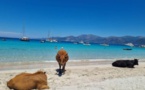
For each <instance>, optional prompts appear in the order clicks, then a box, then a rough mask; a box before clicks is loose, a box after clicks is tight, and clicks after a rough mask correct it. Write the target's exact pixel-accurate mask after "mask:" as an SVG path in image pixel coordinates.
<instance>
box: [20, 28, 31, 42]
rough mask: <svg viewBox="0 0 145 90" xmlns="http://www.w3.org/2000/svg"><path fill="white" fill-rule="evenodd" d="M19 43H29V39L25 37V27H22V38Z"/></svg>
mask: <svg viewBox="0 0 145 90" xmlns="http://www.w3.org/2000/svg"><path fill="white" fill-rule="evenodd" d="M20 41H26V42H28V41H30V39H29V38H28V37H26V36H25V26H23V36H22V38H20Z"/></svg>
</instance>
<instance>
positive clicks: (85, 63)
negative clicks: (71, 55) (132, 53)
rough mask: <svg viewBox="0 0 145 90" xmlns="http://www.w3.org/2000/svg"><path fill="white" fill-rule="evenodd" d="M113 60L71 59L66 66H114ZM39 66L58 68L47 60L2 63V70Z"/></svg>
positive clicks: (0, 68) (0, 64)
mask: <svg viewBox="0 0 145 90" xmlns="http://www.w3.org/2000/svg"><path fill="white" fill-rule="evenodd" d="M114 61H115V60H114ZM114 61H113V60H112V61H111V60H110V61H107V60H104V61H102V60H99V61H97V60H71V61H70V60H69V61H68V62H67V64H66V67H75V66H98V65H110V66H112V62H114ZM139 63H145V59H143V60H141V61H140V60H139ZM39 68H58V63H57V61H47V62H15V63H0V71H4V70H22V69H39Z"/></svg>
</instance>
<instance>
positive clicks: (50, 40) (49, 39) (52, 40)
mask: <svg viewBox="0 0 145 90" xmlns="http://www.w3.org/2000/svg"><path fill="white" fill-rule="evenodd" d="M45 41H46V42H57V40H56V39H52V38H50V33H49V32H48V38H47V39H46V40H45Z"/></svg>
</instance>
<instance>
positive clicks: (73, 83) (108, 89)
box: [0, 61, 145, 90]
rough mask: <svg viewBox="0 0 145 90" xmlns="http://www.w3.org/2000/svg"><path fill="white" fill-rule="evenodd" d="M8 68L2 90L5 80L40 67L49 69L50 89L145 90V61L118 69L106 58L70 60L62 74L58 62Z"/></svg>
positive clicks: (0, 89) (2, 77) (3, 72)
mask: <svg viewBox="0 0 145 90" xmlns="http://www.w3.org/2000/svg"><path fill="white" fill-rule="evenodd" d="M1 67H2V66H1ZM12 67H13V68H12ZM32 67H33V68H32ZM8 68H11V69H8ZM8 68H5V69H4V67H3V69H1V70H0V71H1V72H0V80H1V81H0V90H9V89H8V88H7V86H6V82H7V81H8V80H10V79H11V78H13V77H14V76H15V75H17V74H19V73H22V72H28V73H34V72H36V71H38V70H44V71H46V73H47V77H48V79H47V81H48V85H49V86H50V89H49V90H145V86H144V83H145V77H144V76H145V73H144V72H145V62H142V61H141V62H139V65H138V66H135V68H116V67H112V65H111V62H106V61H80V62H68V63H67V65H66V73H65V74H64V75H62V76H61V77H60V76H58V75H57V72H56V69H58V64H57V62H47V63H46V62H43V63H40V64H38V63H37V64H34V65H29V64H27V63H25V64H21V65H18V66H16V67H14V66H9V67H8ZM18 68H19V69H18Z"/></svg>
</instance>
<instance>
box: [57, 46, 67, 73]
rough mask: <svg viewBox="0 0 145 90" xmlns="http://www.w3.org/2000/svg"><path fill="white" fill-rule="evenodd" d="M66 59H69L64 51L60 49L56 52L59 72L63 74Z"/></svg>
mask: <svg viewBox="0 0 145 90" xmlns="http://www.w3.org/2000/svg"><path fill="white" fill-rule="evenodd" d="M68 59H69V56H68V53H67V52H66V51H65V50H64V49H61V50H59V51H58V53H57V55H56V60H57V62H58V64H59V70H60V72H65V65H66V62H67V61H68ZM61 66H62V67H63V68H62V71H61Z"/></svg>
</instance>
